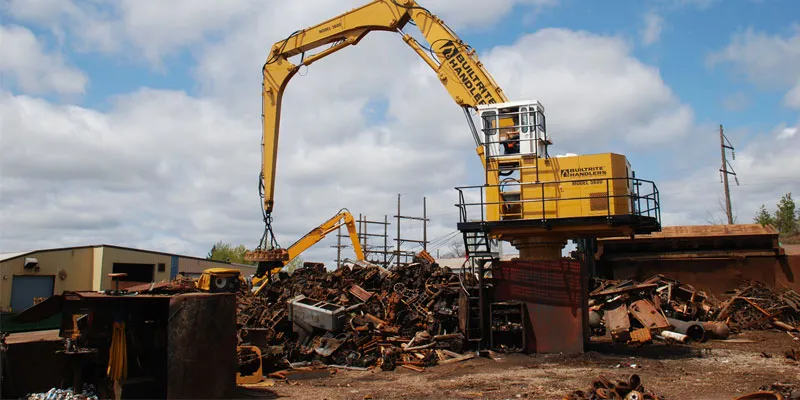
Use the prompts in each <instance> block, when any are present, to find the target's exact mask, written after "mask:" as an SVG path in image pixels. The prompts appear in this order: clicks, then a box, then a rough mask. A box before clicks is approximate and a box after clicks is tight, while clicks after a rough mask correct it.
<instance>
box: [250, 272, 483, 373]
mask: <svg viewBox="0 0 800 400" xmlns="http://www.w3.org/2000/svg"><path fill="white" fill-rule="evenodd" d="M416 261H418V262H415V263H413V264H409V265H408V266H400V267H398V268H395V269H393V270H391V271H389V270H387V269H384V268H382V267H379V266H375V265H367V264H365V265H359V264H354V265H349V266H343V267H341V268H339V269H337V270H335V271H333V272H328V271H326V270H325V268H324V266H323V265H322V264H316V263H315V264H312V263H306V265H305V266H304V267H303V268H299V269H297V270H295V271H294V273H292V274H291V275H288V274H281V275H280V276H279V279H276V280H275V281H274V282H271V283H268V284H267V285H268V286H267V287H265V289H264V290H262V292H261V293H260V294H259V295H258V296H253V295H251V294H249V293H242V294H241V295H240V296H239V309H238V314H237V323H238V325H239V344H240V345H252V346H256V347H258V348H259V349H261V353H262V355H263V368H264V372H265V373H266V372H269V371H277V370H282V369H287V368H289V367H296V366H298V365H319V364H325V365H329V366H331V365H335V366H343V367H347V368H353V369H359V368H365V367H372V366H380V368H382V369H384V370H393V369H395V368H396V367H398V366H402V367H404V368H408V369H413V370H416V371H422V370H423V369H424V367H426V366H430V365H434V364H437V363H448V360H450V362H455V361H460V360H462V359H466V358H467V357H470V355H462V354H461V351H462V349H463V344H464V336H463V335H462V334H461V333H459V331H458V326H459V324H458V321H459V315H458V308H459V307H458V305H459V294H460V292H461V291H462V290H463V289H462V283H461V281H460V279H459V276H458V275H456V274H454V273H452V272H450V270H449V269H446V268H440V267H439V266H438V265H437V264H435V263H430V262H428V261H425V260H423V259H417V260H416ZM240 361H241V362H243V363H246V362H248V361H247V360H240Z"/></svg>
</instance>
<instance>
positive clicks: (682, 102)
mask: <svg viewBox="0 0 800 400" xmlns="http://www.w3.org/2000/svg"><path fill="white" fill-rule="evenodd" d="M361 3H363V1H357V0H348V1H346V2H344V3H342V4H338V3H335V2H329V1H323V0H305V1H297V2H292V3H291V4H288V3H286V2H280V1H255V0H239V1H230V2H202V1H182V2H177V3H175V4H174V6H173V7H172V8H171V9H169V10H166V9H163V3H161V4H159V2H157V1H155V2H153V1H146V0H142V1H121V2H104V1H101V2H89V1H71V0H63V1H55V2H51V3H48V2H46V1H43V2H25V1H19V0H14V1H11V2H10V3H7V4H6V5H4V6H3V7H2V8H0V12H2V15H3V18H2V28H3V31H2V33H3V39H4V40H3V43H2V46H3V50H4V54H12V55H14V56H13V57H9V58H7V59H6V61H0V72H2V74H3V86H2V88H0V92H1V93H2V94H3V96H4V97H3V103H2V114H0V117H2V120H0V121H2V123H3V125H2V126H3V133H2V135H3V136H2V141H0V144H2V145H3V147H6V148H12V149H13V150H14V152H15V153H14V157H9V158H8V159H7V161H6V162H7V163H8V164H3V165H0V166H5V168H6V169H5V171H6V172H5V173H4V176H3V180H4V182H2V186H1V187H0V189H2V190H3V191H4V197H5V199H4V200H2V201H0V213H1V214H0V216H2V217H3V218H7V219H8V220H12V221H19V222H20V223H24V222H25V221H27V220H30V219H31V218H34V219H35V218H44V217H41V215H43V214H42V212H41V210H48V211H47V212H48V213H52V216H51V217H52V218H61V219H63V220H62V221H59V222H58V223H57V224H55V223H53V224H50V225H48V223H47V222H46V221H43V222H41V224H39V225H36V227H35V228H31V229H30V230H27V231H22V232H19V233H18V234H9V233H4V234H3V235H5V236H0V250H24V249H26V248H31V247H43V246H53V245H68V244H86V242H94V243H97V242H105V243H111V244H121V245H133V246H141V247H155V248H156V249H158V250H167V251H176V252H186V253H191V254H195V255H198V254H204V253H205V249H206V248H207V247H210V245H211V244H213V243H214V242H216V240H220V239H223V240H228V241H231V242H237V243H238V242H243V243H247V244H248V245H250V242H252V241H253V239H252V238H253V237H254V236H255V237H256V238H257V237H258V236H259V234H260V232H259V229H260V221H259V220H258V219H259V213H260V210H259V209H258V208H255V206H254V204H255V201H257V193H255V191H254V189H255V180H254V178H253V176H254V175H255V174H256V173H257V171H258V167H259V160H258V157H259V148H258V144H259V141H258V137H259V130H260V126H259V124H258V115H259V112H260V98H259V95H260V92H259V91H260V81H259V78H260V77H259V73H260V72H259V71H260V68H261V63H262V62H263V59H264V57H265V56H266V54H267V52H268V50H269V48H270V46H271V44H272V43H274V42H276V41H277V40H279V39H280V38H282V37H285V35H286V34H288V33H290V32H291V31H293V30H295V29H300V28H302V27H305V26H308V25H310V24H314V23H317V22H320V21H322V20H323V19H326V18H330V17H332V16H334V15H336V14H338V13H340V12H342V11H344V10H346V9H349V8H352V7H353V6H355V5H358V4H361ZM420 3H422V4H423V5H424V6H427V7H428V8H430V9H431V10H432V11H433V12H435V13H436V14H437V15H439V16H441V17H442V18H443V19H444V20H445V22H447V23H449V24H450V25H451V26H452V27H454V29H455V30H456V31H457V32H458V34H459V35H460V36H461V38H462V39H464V40H465V41H466V42H468V43H469V44H470V45H472V46H473V47H475V48H476V49H478V51H479V52H480V54H481V55H482V60H483V61H485V63H486V65H487V68H489V71H490V72H491V73H492V74H493V75H494V76H495V78H497V79H498V80H499V81H501V82H505V83H504V85H508V86H507V87H506V88H505V89H506V92H514V91H517V92H519V93H522V94H524V95H525V96H528V97H530V98H537V99H539V100H541V101H542V102H543V104H544V105H545V108H546V110H547V114H548V124H549V125H551V126H553V127H554V129H553V132H551V134H552V135H553V137H554V139H555V141H556V149H557V150H558V151H578V150H579V151H581V152H598V153H599V152H608V151H611V152H621V153H624V154H626V155H627V156H628V157H629V159H630V160H631V162H632V164H633V165H634V168H635V169H636V171H637V175H638V176H641V177H647V178H653V179H656V180H657V183H658V184H659V187H660V188H661V190H662V197H663V201H664V204H665V210H664V211H665V223H669V224H695V223H707V222H709V221H711V220H718V219H719V210H718V209H717V208H718V207H717V203H718V197H719V195H720V194H721V185H719V184H718V177H717V175H718V174H717V173H716V169H717V168H718V167H719V160H718V157H719V149H718V147H716V140H717V139H716V134H717V133H716V129H717V127H718V125H719V124H723V125H724V126H725V128H726V131H727V133H728V136H729V137H730V139H731V140H732V141H733V143H734V145H735V146H736V148H737V161H735V162H734V163H733V166H734V168H735V169H736V170H737V172H738V173H739V178H740V181H741V183H742V186H740V187H735V188H734V190H733V192H734V200H735V202H736V205H737V209H738V210H740V213H741V215H740V221H741V222H749V221H750V218H751V217H750V216H751V215H752V214H753V213H754V211H755V209H756V208H757V207H758V205H760V204H761V203H767V205H768V206H769V205H771V204H774V202H775V201H777V199H778V198H779V196H780V195H781V194H783V193H785V192H787V191H791V190H794V191H796V192H800V184H799V183H798V182H800V172H797V171H800V161H799V160H798V157H797V156H795V155H794V153H793V152H792V151H791V149H792V148H794V147H795V146H798V145H800V141H799V140H800V139H798V138H799V137H800V135H797V128H798V125H799V124H800V113H798V110H800V72H797V71H800V68H798V67H797V65H798V63H800V3H797V2H794V1H789V0H784V1H778V0H775V1H770V0H763V1H757V0H736V1H719V0H717V1H714V0H653V1H645V2H639V1H617V2H589V1H577V0H503V1H498V2H497V3H493V4H492V5H489V3H486V2H480V3H475V4H472V5H469V6H465V4H468V3H469V2H466V1H461V0H430V1H428V2H423V1H420ZM492 6H493V7H492ZM407 29H413V27H408V28H407ZM375 35H379V37H376V38H372V37H370V38H368V40H364V42H362V44H360V45H359V46H358V47H357V48H355V49H352V50H351V49H348V50H345V51H342V52H341V53H338V54H336V55H334V56H332V57H330V58H328V59H325V60H323V61H320V62H318V63H317V64H314V65H313V66H312V67H311V68H309V71H307V72H309V73H308V74H307V76H298V77H296V78H294V79H293V81H292V82H291V84H290V85H289V89H287V96H286V99H285V101H284V103H285V104H284V106H285V107H284V115H283V119H282V139H281V140H282V142H281V147H280V148H281V153H280V156H279V160H280V161H279V171H280V173H279V177H278V188H279V189H278V190H279V193H278V194H277V195H278V197H279V200H280V202H279V204H284V205H285V206H283V207H282V208H280V211H276V212H277V213H279V216H280V217H281V218H282V219H284V220H291V221H293V223H291V224H290V223H285V224H283V225H282V226H281V227H280V228H278V229H279V231H280V232H279V234H280V236H282V237H284V238H285V240H284V242H291V241H293V240H292V239H293V238H296V237H297V236H298V235H300V234H302V233H305V232H306V231H307V230H308V229H310V228H311V227H313V226H314V225H316V224H317V223H319V221H321V220H324V219H326V218H327V217H328V216H330V215H329V214H330V213H331V212H333V211H336V210H338V209H339V208H341V207H348V208H350V209H351V210H354V211H355V212H356V213H359V212H362V211H363V212H364V213H366V214H369V215H382V214H384V213H386V214H391V213H392V212H393V210H392V206H393V203H394V201H395V199H396V197H395V196H396V193H398V192H399V193H403V194H404V196H407V197H408V198H409V203H410V204H415V205H418V203H419V202H420V201H421V198H422V196H427V197H428V198H429V199H430V200H429V205H430V206H431V207H432V208H433V210H432V211H430V212H429V214H430V215H436V220H435V221H434V225H433V226H432V228H431V230H432V237H436V236H437V235H438V236H445V235H447V234H449V233H451V232H452V231H453V230H454V226H453V225H454V218H455V210H454V208H453V207H452V204H453V202H454V198H455V196H454V192H453V190H452V188H453V187H455V186H459V185H466V184H473V183H476V182H477V181H478V180H479V179H478V178H479V177H480V176H482V174H481V173H480V170H479V166H478V165H477V162H476V160H477V158H476V157H475V155H474V152H473V150H472V149H471V139H470V137H469V135H468V134H467V133H466V131H465V127H464V123H463V119H462V117H461V114H460V111H459V110H458V109H457V108H456V107H455V105H454V104H453V103H452V101H451V100H450V99H449V97H447V95H446V92H445V91H444V90H443V89H442V88H441V87H436V85H437V82H436V80H435V76H434V74H433V73H432V72H431V71H430V70H427V71H425V70H424V68H420V62H419V60H418V59H417V58H416V56H415V54H414V53H413V52H412V51H411V50H410V49H408V48H406V47H404V45H402V44H401V43H400V42H401V41H400V40H399V38H398V37H397V36H394V35H393V34H389V33H377V34H375ZM792 65H794V67H793V66H792ZM426 74H427V75H426ZM83 80H85V83H81V82H82V81H83ZM795 92H796V95H794V94H793V93H795ZM605 99H607V101H605V102H603V101H602V100H605ZM440 110H441V111H440ZM437 112H438V113H441V115H438V114H437ZM31 115H35V117H31ZM331 130H335V131H336V133H334V134H332V132H331ZM429 132H446V133H444V134H442V135H438V136H432V135H431V134H429ZM304 146H306V147H304ZM309 146H310V147H309ZM442 151H444V153H442ZM32 153H38V154H42V155H41V156H40V157H39V158H37V159H35V160H32V161H31V160H30V157H29V155H30V154H32ZM15 157H17V158H15ZM310 159H313V160H314V161H306V160H310ZM13 160H17V161H16V163H15V164H14V165H12V164H11V163H12V162H14V161H13ZM21 160H25V161H24V162H23V161H21ZM20 163H22V164H20ZM35 171H44V172H42V173H38V175H37V173H35ZM48 171H49V172H48ZM98 171H102V172H103V174H100V173H98ZM56 172H57V175H58V176H59V177H60V178H59V180H57V181H56V180H51V179H50V178H49V176H50V175H56ZM65 177H66V178H65ZM40 181H41V182H44V183H43V184H41V183H37V182H40ZM35 183H36V184H35ZM30 198H35V199H36V200H34V201H27V202H26V201H25V199H30ZM64 198H69V199H70V201H69V202H67V201H66V200H64ZM212 199H213V200H212ZM332 199H334V200H335V202H336V204H331V202H332ZM90 212H97V213H99V214H101V217H98V218H97V220H114V221H117V223H116V224H115V225H113V226H112V227H110V228H108V227H105V225H102V224H99V223H98V225H97V227H96V228H97V229H87V221H92V220H94V219H92V218H89V217H81V216H82V215H83V214H81V213H90ZM48 215H50V214H48ZM276 219H277V216H276ZM70 221H71V222H72V223H71V222H70ZM34 225H35V224H34ZM101 225H102V226H101ZM71 227H72V228H71ZM254 232H255V233H254ZM328 245H330V243H327V242H324V243H323V244H322V247H325V246H328ZM327 251H329V250H327ZM312 254H319V256H320V257H322V258H328V257H329V256H330V254H329V253H325V252H324V251H323V250H319V253H312Z"/></svg>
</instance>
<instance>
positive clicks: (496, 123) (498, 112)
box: [478, 100, 552, 157]
mask: <svg viewBox="0 0 800 400" xmlns="http://www.w3.org/2000/svg"><path fill="white" fill-rule="evenodd" d="M478 114H479V115H480V118H481V128H480V129H481V136H482V137H481V138H480V140H481V144H483V145H484V146H485V147H486V150H487V151H486V154H487V156H488V157H507V156H516V157H518V156H545V155H546V154H547V146H548V145H550V144H552V142H550V140H549V139H548V138H547V133H546V130H545V119H544V107H543V106H542V104H541V103H539V102H538V101H535V100H528V101H513V102H506V103H495V104H485V105H479V106H478Z"/></svg>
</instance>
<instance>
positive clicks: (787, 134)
mask: <svg viewBox="0 0 800 400" xmlns="http://www.w3.org/2000/svg"><path fill="white" fill-rule="evenodd" d="M795 135H797V127H791V128H783V129H782V130H781V133H779V134H778V140H784V139H791V138H793V137H794V136H795Z"/></svg>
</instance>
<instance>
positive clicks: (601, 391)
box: [563, 374, 663, 400]
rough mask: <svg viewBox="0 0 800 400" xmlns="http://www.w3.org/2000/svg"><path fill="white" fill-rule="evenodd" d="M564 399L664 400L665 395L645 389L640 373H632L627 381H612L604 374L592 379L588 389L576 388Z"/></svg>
mask: <svg viewBox="0 0 800 400" xmlns="http://www.w3.org/2000/svg"><path fill="white" fill-rule="evenodd" d="M563 399H564V400H600V399H641V400H662V399H663V397H661V396H659V395H657V394H655V393H653V392H652V391H649V390H645V388H644V385H642V379H641V378H640V377H639V375H636V374H633V375H631V376H630V377H629V378H628V380H627V381H623V380H618V381H617V382H616V383H615V382H611V381H610V380H609V379H607V378H606V377H604V376H599V377H597V379H595V380H594V381H592V385H591V387H590V388H589V389H587V390H576V391H574V392H572V393H570V394H568V395H566V396H564V397H563Z"/></svg>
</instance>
